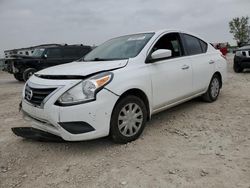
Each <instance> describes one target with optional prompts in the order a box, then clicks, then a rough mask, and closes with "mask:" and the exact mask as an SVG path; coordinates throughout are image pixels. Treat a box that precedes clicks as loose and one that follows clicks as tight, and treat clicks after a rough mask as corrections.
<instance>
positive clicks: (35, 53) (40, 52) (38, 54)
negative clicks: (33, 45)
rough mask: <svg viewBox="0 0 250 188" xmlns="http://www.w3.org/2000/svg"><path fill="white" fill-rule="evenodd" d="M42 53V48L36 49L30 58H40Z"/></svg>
mask: <svg viewBox="0 0 250 188" xmlns="http://www.w3.org/2000/svg"><path fill="white" fill-rule="evenodd" d="M43 52H44V49H43V48H37V49H35V50H34V52H33V54H32V56H35V57H41V56H42V54H43Z"/></svg>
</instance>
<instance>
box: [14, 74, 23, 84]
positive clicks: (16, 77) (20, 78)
mask: <svg viewBox="0 0 250 188" xmlns="http://www.w3.org/2000/svg"><path fill="white" fill-rule="evenodd" d="M14 78H15V79H16V80H18V81H20V82H21V81H23V74H22V73H14Z"/></svg>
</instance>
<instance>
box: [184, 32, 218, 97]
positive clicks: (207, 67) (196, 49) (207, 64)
mask: <svg viewBox="0 0 250 188" xmlns="http://www.w3.org/2000/svg"><path fill="white" fill-rule="evenodd" d="M181 39H182V42H183V46H184V51H185V53H186V55H187V56H188V57H189V59H190V62H191V64H192V68H193V73H192V74H193V92H194V94H196V93H200V92H203V91H204V90H206V89H207V87H208V85H209V83H210V80H211V78H212V75H213V73H214V69H215V65H214V63H215V60H214V59H213V55H211V54H209V53H207V48H208V44H207V43H206V42H204V41H203V40H201V39H199V38H197V37H194V36H192V35H189V34H184V33H181Z"/></svg>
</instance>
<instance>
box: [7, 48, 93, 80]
mask: <svg viewBox="0 0 250 188" xmlns="http://www.w3.org/2000/svg"><path fill="white" fill-rule="evenodd" d="M91 50H92V48H91V46H84V45H50V46H47V47H46V46H45V47H40V48H36V49H34V51H33V53H32V55H29V56H28V55H22V54H14V55H11V57H9V58H8V59H7V60H6V61H5V63H6V65H5V66H6V69H7V71H8V72H9V73H11V74H14V77H15V78H16V79H17V80H19V81H23V80H24V81H26V80H28V79H29V77H30V76H31V75H33V74H34V73H35V72H37V71H39V70H42V69H44V68H47V67H51V66H55V65H60V64H64V63H69V62H72V61H75V60H77V59H79V58H81V57H83V56H85V55H86V54H87V53H89V52H90V51H91Z"/></svg>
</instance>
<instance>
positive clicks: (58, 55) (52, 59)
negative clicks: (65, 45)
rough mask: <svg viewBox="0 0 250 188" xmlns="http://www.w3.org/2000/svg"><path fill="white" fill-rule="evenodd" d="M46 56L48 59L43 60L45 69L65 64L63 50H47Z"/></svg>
mask: <svg viewBox="0 0 250 188" xmlns="http://www.w3.org/2000/svg"><path fill="white" fill-rule="evenodd" d="M44 54H45V55H46V58H45V59H44V60H43V65H44V68H45V67H50V66H55V65H60V64H62V63H64V62H63V61H62V59H63V58H62V49H61V48H47V49H46V51H45V53H44Z"/></svg>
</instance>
